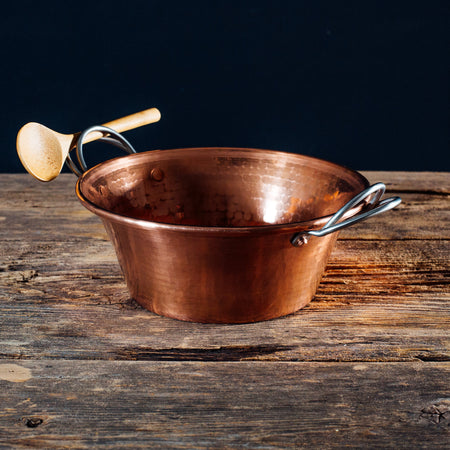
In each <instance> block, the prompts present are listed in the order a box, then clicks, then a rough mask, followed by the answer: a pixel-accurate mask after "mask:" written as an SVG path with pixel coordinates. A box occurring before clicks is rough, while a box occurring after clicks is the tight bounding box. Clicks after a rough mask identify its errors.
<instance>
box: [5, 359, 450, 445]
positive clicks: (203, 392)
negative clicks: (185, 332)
mask: <svg viewBox="0 0 450 450" xmlns="http://www.w3.org/2000/svg"><path fill="white" fill-rule="evenodd" d="M0 364H1V362H0ZM20 365H21V366H24V367H26V368H27V369H29V371H30V372H31V378H30V379H28V380H26V381H24V382H21V383H10V382H9V383H8V382H5V381H3V382H2V381H1V380H0V387H1V388H2V389H0V445H3V446H5V447H8V446H9V447H14V448H29V447H41V448H53V447H56V448H92V447H95V448H142V447H146V448H161V447H163V448H174V449H178V448H200V449H203V448H253V449H274V448H342V447H351V448H431V447H433V448H445V446H446V445H447V444H448V438H449V420H450V416H449V414H450V398H449V397H448V390H447V389H448V383H447V382H446V378H447V379H448V377H449V371H450V370H449V369H450V364H449V363H426V364H425V363H385V364H377V363H375V364H374V363H365V364H361V363H358V364H348V363H335V364H332V365H330V364H323V363H307V364H305V363H274V362H270V363H256V362H252V363H249V362H240V363H239V362H234V363H221V362H209V363H205V362H203V363H200V362H177V363H173V362H171V363H170V362H158V363H155V362H127V361H122V362H113V361H103V362H99V361H83V362H79V363H77V364H76V365H74V364H73V362H70V361H47V362H43V361H42V362H41V361H33V362H29V361H27V362H20ZM6 383H8V384H6ZM418 436H420V440H418V439H417V437H418ZM447 448H448V447H447Z"/></svg>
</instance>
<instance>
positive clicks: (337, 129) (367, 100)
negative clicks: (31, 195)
mask: <svg viewBox="0 0 450 450" xmlns="http://www.w3.org/2000/svg"><path fill="white" fill-rule="evenodd" d="M449 4H450V3H449V2H448V1H434V0H427V1H392V0H391V1H381V0H378V1H367V0H365V1H323V0H318V1H303V0H284V1H279V0H278V1H268V0H255V1H253V0H249V1H245V0H243V1H238V0H236V1H233V0H229V1H221V0H209V1H195V0H191V1H171V0H161V1H155V0H147V1H144V0H134V1H133V0H129V1H128V2H126V1H123V0H121V1H115V0H108V1H91V2H86V1H70V0H65V1H64V2H57V1H53V2H48V1H47V2H46V1H30V0H26V1H20V0H16V1H15V2H9V4H7V5H2V14H1V19H0V20H1V28H0V33H1V42H2V44H1V46H2V47H1V54H2V75H1V76H2V108H1V110H2V118H1V133H0V139H1V152H0V155H1V156H0V163H1V167H0V171H3V172H8V171H9V172H19V171H22V170H23V169H22V167H21V165H20V162H19V160H18V158H17V156H16V153H15V136H16V133H17V131H18V129H19V128H20V126H21V125H22V124H24V123H26V122H29V121H37V122H41V123H43V124H46V125H47V126H49V127H50V128H53V129H55V130H58V131H60V132H74V131H78V130H81V129H83V128H85V127H87V126H89V125H93V124H98V123H102V122H106V121H109V120H112V119H115V118H117V117H120V116H123V115H126V114H129V113H132V112H135V111H139V110H141V109H145V108H148V107H151V106H156V107H158V108H159V109H160V110H161V112H162V116H163V117H162V120H161V122H160V123H159V124H155V125H150V126H149V127H146V128H143V129H140V130H136V131H130V132H127V133H126V137H127V138H128V139H129V140H130V141H132V143H134V144H135V146H136V147H137V148H138V149H139V150H148V149H152V148H162V149H164V148H174V147H190V146H245V147H258V148H270V149H278V150H284V151H290V152H298V153H304V154H309V155H314V156H317V157H321V158H325V159H329V160H332V161H335V162H338V163H342V164H344V165H347V166H350V167H352V168H355V169H365V168H372V169H387V170H450V166H449V152H448V143H449V127H448V124H449V108H448V99H449V95H448V94H449V81H448V75H449V33H448V29H449ZM92 149H93V148H92Z"/></svg>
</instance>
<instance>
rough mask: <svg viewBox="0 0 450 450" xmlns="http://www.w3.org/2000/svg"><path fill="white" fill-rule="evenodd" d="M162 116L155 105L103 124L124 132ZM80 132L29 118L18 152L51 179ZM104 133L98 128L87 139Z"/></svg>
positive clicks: (29, 166) (39, 173)
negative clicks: (55, 128)
mask: <svg viewBox="0 0 450 450" xmlns="http://www.w3.org/2000/svg"><path fill="white" fill-rule="evenodd" d="M160 118H161V113H160V112H159V111H158V110H157V109H156V108H151V109H146V110H145V111H141V112H138V113H135V114H131V115H130V116H126V117H122V118H121V119H117V120H113V121H112V122H108V123H105V124H104V126H105V127H108V128H111V129H113V130H114V131H117V132H118V133H121V132H122V131H127V130H132V129H134V128H138V127H141V126H143V125H147V124H149V123H154V122H158V120H159V119H160ZM79 135H80V133H75V134H61V133H57V132H56V131H53V130H51V129H50V128H47V127H45V126H44V125H41V124H39V123H35V122H30V123H27V124H26V125H24V126H23V127H22V128H21V129H20V130H19V133H18V134H17V142H16V147H17V153H18V155H19V158H20V161H21V162H22V164H23V166H24V167H25V169H26V170H27V172H28V173H30V174H31V175H33V176H34V177H35V178H37V179H38V180H40V181H51V180H53V179H54V178H56V177H57V176H58V175H59V173H60V172H61V169H62V167H63V165H64V161H65V160H66V158H67V155H68V153H69V150H70V149H71V148H72V146H73V144H74V143H75V141H76V139H77V138H78V136H79ZM102 136H103V134H102V133H100V132H99V131H95V132H92V133H90V134H89V135H88V136H87V137H86V139H85V141H84V142H91V141H95V140H96V139H99V138H101V137H102ZM84 142H83V143H84Z"/></svg>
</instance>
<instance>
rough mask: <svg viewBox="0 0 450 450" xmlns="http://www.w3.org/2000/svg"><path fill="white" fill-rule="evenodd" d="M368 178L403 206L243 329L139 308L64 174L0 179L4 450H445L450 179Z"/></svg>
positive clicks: (360, 231)
mask: <svg viewBox="0 0 450 450" xmlns="http://www.w3.org/2000/svg"><path fill="white" fill-rule="evenodd" d="M364 174H365V175H366V176H367V177H368V178H369V179H370V180H371V181H372V182H375V181H383V182H385V183H386V184H387V186H388V190H389V191H390V192H391V193H395V194H396V195H400V196H401V197H402V198H403V203H402V204H401V205H400V206H399V207H398V208H397V209H396V210H394V211H392V212H389V213H386V214H383V215H380V216H377V217H376V218H373V219H371V220H369V221H367V222H363V223H361V224H358V225H356V226H354V227H352V228H349V229H347V230H345V231H343V232H342V233H341V234H340V239H339V241H338V243H337V246H336V248H335V250H334V252H333V254H332V257H331V260H330V263H329V265H328V269H327V272H326V275H325V276H324V278H323V281H322V283H321V285H320V288H319V290H318V292H317V295H316V297H315V299H314V300H313V302H312V303H311V304H310V305H309V306H307V307H306V308H304V309H303V310H301V311H299V312H297V313H296V314H293V315H290V316H288V317H284V318H281V319H277V320H272V321H268V322H262V323H255V324H249V325H202V324H195V323H184V322H180V321H176V320H172V319H168V318H164V317H159V316H157V315H155V314H152V313H150V312H148V311H146V310H143V309H142V308H140V307H139V306H138V305H137V304H136V303H135V302H133V301H132V300H130V299H129V297H128V294H127V290H126V287H125V284H124V281H123V278H122V275H121V272H120V268H119V266H118V263H117V261H116V257H115V254H114V250H113V248H112V246H111V244H110V242H109V241H108V240H107V237H106V234H105V232H104V230H103V226H102V224H101V222H100V220H99V219H98V218H97V217H95V216H93V215H92V214H90V213H89V212H88V211H87V210H85V209H84V208H83V207H82V206H81V205H80V204H79V202H78V201H77V199H76V197H75V194H74V183H75V178H74V177H73V175H70V174H66V175H62V176H60V177H59V178H58V179H57V180H55V181H54V182H52V183H49V184H42V183H40V182H38V181H35V180H33V179H32V178H31V177H30V176H28V175H0V195H1V202H0V233H1V241H0V255H1V259H0V280H1V284H0V289H1V290H0V447H1V448H11V447H13V448H29V447H43V448H91V447H93V446H96V447H99V448H125V447H127V448H139V447H147V448H158V447H162V448H258V449H272V448H289V447H292V448H302V447H304V448H323V447H326V448H329V447H343V446H350V447H370V448H444V447H446V448H449V447H448V446H449V445H450V426H449V423H450V392H449V380H450V377H449V360H450V357H449V354H450V352H449V298H450V295H449V289H448V275H449V254H450V248H449V239H450V215H449V210H450V208H449V206H450V203H449V193H450V174H449V173H401V172H364Z"/></svg>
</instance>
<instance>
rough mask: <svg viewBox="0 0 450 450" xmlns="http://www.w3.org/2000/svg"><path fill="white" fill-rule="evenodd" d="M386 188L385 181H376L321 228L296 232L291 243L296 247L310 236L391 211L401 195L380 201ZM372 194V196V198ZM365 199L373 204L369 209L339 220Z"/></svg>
mask: <svg viewBox="0 0 450 450" xmlns="http://www.w3.org/2000/svg"><path fill="white" fill-rule="evenodd" d="M385 190H386V186H385V185H384V184H383V183H376V184H374V185H372V186H370V187H368V188H367V189H365V190H364V191H362V192H361V193H360V194H358V195H356V196H355V197H353V198H352V199H351V200H350V201H349V202H348V203H346V204H345V205H344V206H343V207H342V208H341V209H340V210H339V211H337V212H336V213H335V214H334V215H333V217H332V218H331V219H330V220H329V221H328V222H327V223H326V224H325V225H324V226H323V227H322V228H321V229H320V230H310V231H303V232H300V233H296V234H294V236H293V237H292V239H291V244H292V245H294V246H295V247H300V246H301V245H303V244H306V243H307V242H308V240H309V237H310V236H317V237H322V236H326V235H327V234H330V233H334V232H335V231H338V230H341V229H342V228H346V227H348V226H350V225H353V224H354V223H357V222H361V221H362V220H365V219H368V218H369V217H372V216H375V215H377V214H380V213H382V212H385V211H389V210H390V209H392V208H395V207H396V206H398V205H399V204H400V203H401V201H402V200H401V198H400V197H390V198H387V199H384V200H381V201H380V198H381V196H382V195H383V194H384V192H385ZM371 196H372V198H370V197H371ZM364 200H366V204H367V205H368V206H369V205H371V206H372V207H371V208H370V209H369V210H368V211H364V212H362V213H358V214H356V215H354V216H353V217H350V218H349V219H346V220H344V221H342V222H338V220H339V219H340V218H341V217H342V216H343V215H344V214H345V213H346V212H347V211H349V210H350V209H352V208H353V207H355V206H357V205H359V204H360V203H362V202H363V201H364Z"/></svg>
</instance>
